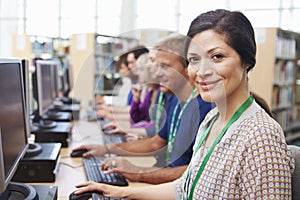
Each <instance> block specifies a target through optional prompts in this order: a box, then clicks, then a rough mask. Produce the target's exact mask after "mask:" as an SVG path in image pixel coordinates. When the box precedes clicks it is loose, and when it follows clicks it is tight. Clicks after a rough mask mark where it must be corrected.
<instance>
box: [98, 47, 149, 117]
mask: <svg viewBox="0 0 300 200" xmlns="http://www.w3.org/2000/svg"><path fill="white" fill-rule="evenodd" d="M148 52H149V50H148V49H147V48H146V47H145V46H142V45H139V46H136V47H134V48H132V49H130V50H128V51H127V52H126V53H125V54H124V55H125V56H126V57H125V58H126V64H127V68H128V71H129V72H130V79H131V86H132V85H134V84H136V82H137V74H136V60H137V59H138V58H139V56H141V55H143V54H144V53H148ZM128 89H129V88H127V90H126V96H124V95H123V97H126V98H125V99H124V98H122V100H121V99H120V98H117V97H115V96H104V98H101V96H100V97H97V99H98V102H102V104H101V105H99V106H96V114H97V116H98V117H100V118H104V119H108V120H113V119H114V118H115V117H116V116H118V120H127V119H129V118H128V116H129V112H128V111H129V108H130V104H131V101H132V97H133V96H132V91H131V89H132V87H131V88H130V89H129V91H128ZM119 91H120V92H121V90H119Z"/></svg>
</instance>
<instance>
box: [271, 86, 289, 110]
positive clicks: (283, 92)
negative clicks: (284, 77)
mask: <svg viewBox="0 0 300 200" xmlns="http://www.w3.org/2000/svg"><path fill="white" fill-rule="evenodd" d="M292 103H293V86H292V85H291V86H284V87H277V86H274V87H273V98H272V108H273V109H274V110H275V109H280V108H284V107H290V106H292Z"/></svg>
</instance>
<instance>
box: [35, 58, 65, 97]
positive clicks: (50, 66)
mask: <svg viewBox="0 0 300 200" xmlns="http://www.w3.org/2000/svg"><path fill="white" fill-rule="evenodd" d="M36 67H37V68H41V69H42V70H41V71H42V73H46V74H47V75H46V74H43V75H42V77H47V79H49V78H50V82H51V87H50V85H48V86H47V88H48V89H51V90H50V91H51V97H52V101H54V100H55V99H56V98H57V97H59V90H60V88H61V83H60V80H59V74H58V67H59V62H58V61H56V60H37V61H36ZM46 68H47V69H46ZM49 72H50V75H49ZM47 81H48V82H49V80H47ZM45 83H46V81H45ZM43 87H44V86H43Z"/></svg>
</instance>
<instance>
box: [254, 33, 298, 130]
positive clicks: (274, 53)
mask: <svg viewBox="0 0 300 200" xmlns="http://www.w3.org/2000/svg"><path fill="white" fill-rule="evenodd" d="M255 35H256V42H257V56H256V66H255V67H254V69H253V70H252V71H251V72H250V73H249V83H250V89H251V90H252V91H254V92H255V93H257V94H258V95H259V96H260V97H262V98H263V99H264V100H266V102H267V104H268V105H269V106H270V108H271V109H272V112H273V114H274V117H275V119H276V120H277V121H278V122H279V124H280V125H281V126H282V128H283V130H284V132H285V134H290V133H291V132H293V131H294V130H296V129H300V126H299V125H298V124H300V123H299V122H300V116H299V115H300V113H299V111H300V109H298V107H299V106H298V105H297V104H299V100H300V89H299V88H298V89H297V77H298V78H300V76H298V75H300V73H299V72H298V71H299V66H298V64H297V63H298V62H297V61H298V59H299V55H298V54H299V53H298V52H299V44H300V43H299V42H300V34H299V33H296V32H291V31H287V30H283V29H280V28H257V29H255Z"/></svg>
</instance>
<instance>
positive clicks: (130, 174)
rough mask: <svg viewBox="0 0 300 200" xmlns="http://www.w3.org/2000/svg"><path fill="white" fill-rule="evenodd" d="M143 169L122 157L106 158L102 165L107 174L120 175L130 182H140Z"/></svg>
mask: <svg viewBox="0 0 300 200" xmlns="http://www.w3.org/2000/svg"><path fill="white" fill-rule="evenodd" d="M142 169H143V168H142V167H139V166H136V165H133V164H132V163H131V162H129V161H128V160H126V159H125V158H122V157H110V158H106V159H105V160H104V161H103V164H102V170H105V173H118V174H120V175H122V176H124V177H125V178H126V179H128V180H130V181H139V180H140V178H141V174H142V171H143V170H142Z"/></svg>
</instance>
